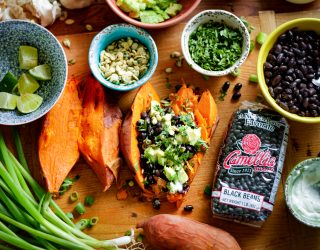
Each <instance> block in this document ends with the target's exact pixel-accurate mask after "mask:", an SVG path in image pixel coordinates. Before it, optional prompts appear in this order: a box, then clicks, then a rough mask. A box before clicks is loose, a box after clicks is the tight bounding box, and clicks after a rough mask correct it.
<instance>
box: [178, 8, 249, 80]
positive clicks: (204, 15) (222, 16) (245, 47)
mask: <svg viewBox="0 0 320 250" xmlns="http://www.w3.org/2000/svg"><path fill="white" fill-rule="evenodd" d="M209 21H213V22H216V23H223V24H225V25H226V26H228V27H230V28H233V29H238V30H239V31H240V33H241V35H242V37H243V42H242V52H241V55H240V57H239V59H238V60H237V61H236V62H235V63H234V64H233V65H232V66H231V67H229V68H227V69H224V70H216V71H214V70H212V71H211V70H206V69H203V68H201V67H200V66H199V65H198V64H196V63H195V62H194V60H193V59H192V57H191V54H190V51H189V39H190V36H191V34H192V33H193V32H194V31H195V30H196V29H197V28H198V27H199V26H200V25H202V24H204V23H207V22H209ZM181 48H182V53H183V56H184V58H185V60H186V61H187V63H188V64H189V66H190V67H192V68H193V69H194V70H195V71H197V72H199V73H200V74H202V75H206V76H224V75H228V74H230V73H232V72H234V71H235V70H236V69H237V68H239V67H240V66H241V64H242V63H243V62H244V61H245V60H246V59H247V57H248V55H249V51H250V34H249V32H248V29H247V28H246V26H245V25H244V24H243V22H242V21H241V20H240V18H238V17H237V16H236V15H234V14H232V13H231V12H228V11H225V10H205V11H202V12H200V13H199V14H197V15H195V16H194V17H193V18H192V19H190V20H189V21H188V23H187V24H186V26H185V28H184V30H183V32H182V36H181Z"/></svg>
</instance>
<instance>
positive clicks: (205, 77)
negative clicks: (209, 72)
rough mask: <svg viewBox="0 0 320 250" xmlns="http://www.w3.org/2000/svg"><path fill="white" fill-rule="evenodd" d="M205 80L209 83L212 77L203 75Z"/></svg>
mask: <svg viewBox="0 0 320 250" xmlns="http://www.w3.org/2000/svg"><path fill="white" fill-rule="evenodd" d="M202 77H203V79H204V80H206V81H208V80H209V79H210V76H206V75H202Z"/></svg>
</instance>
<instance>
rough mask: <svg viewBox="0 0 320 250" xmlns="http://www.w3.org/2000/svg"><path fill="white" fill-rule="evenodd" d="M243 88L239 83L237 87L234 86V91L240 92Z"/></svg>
mask: <svg viewBox="0 0 320 250" xmlns="http://www.w3.org/2000/svg"><path fill="white" fill-rule="evenodd" d="M241 88H242V83H240V82H238V83H237V84H236V85H235V86H234V91H239V90H240V89H241Z"/></svg>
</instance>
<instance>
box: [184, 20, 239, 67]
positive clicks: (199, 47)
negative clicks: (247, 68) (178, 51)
mask: <svg viewBox="0 0 320 250" xmlns="http://www.w3.org/2000/svg"><path fill="white" fill-rule="evenodd" d="M242 43H243V37H242V34H241V33H240V31H239V30H238V29H233V28H230V27H228V26H227V25H225V24H223V23H217V22H214V21H212V20H211V21H209V22H207V23H204V24H202V25H200V26H199V27H198V28H197V29H196V30H195V31H194V32H193V33H192V34H191V35H190V39H189V50H190V54H191V58H192V59H193V60H194V62H195V63H196V64H198V65H199V66H200V67H201V68H203V69H206V70H210V71H221V70H225V69H227V68H229V67H231V66H232V65H233V64H234V63H235V62H236V61H237V60H238V59H239V58H240V57H241V54H242Z"/></svg>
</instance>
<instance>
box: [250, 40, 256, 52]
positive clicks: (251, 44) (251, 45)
mask: <svg viewBox="0 0 320 250" xmlns="http://www.w3.org/2000/svg"><path fill="white" fill-rule="evenodd" d="M254 47H255V41H254V40H250V50H249V53H251V52H252V51H253V49H254Z"/></svg>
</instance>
